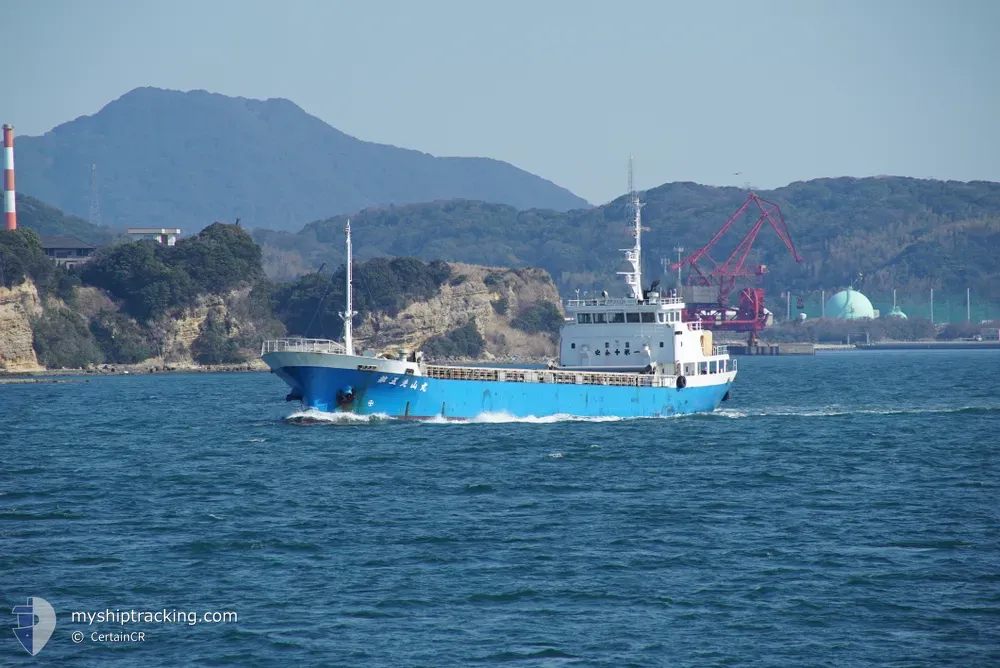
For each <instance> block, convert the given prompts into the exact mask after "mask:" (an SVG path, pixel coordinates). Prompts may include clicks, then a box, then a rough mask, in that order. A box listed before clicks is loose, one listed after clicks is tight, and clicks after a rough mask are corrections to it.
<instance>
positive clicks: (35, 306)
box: [0, 281, 42, 371]
mask: <svg viewBox="0 0 1000 668" xmlns="http://www.w3.org/2000/svg"><path fill="white" fill-rule="evenodd" d="M41 312H42V304H41V301H40V300H39V298H38V291H37V290H36V289H35V285H34V283H32V282H31V281H25V282H24V283H21V284H20V285H17V286H14V287H12V288H5V287H3V286H2V285H0V371H39V370H41V368H42V367H40V366H39V364H38V358H37V357H36V356H35V349H34V347H33V346H32V333H31V319H32V318H35V317H37V316H39V315H40V314H41Z"/></svg>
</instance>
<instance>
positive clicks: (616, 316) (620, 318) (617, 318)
mask: <svg viewBox="0 0 1000 668" xmlns="http://www.w3.org/2000/svg"><path fill="white" fill-rule="evenodd" d="M608 322H611V323H617V322H625V314H624V313H609V314H608Z"/></svg>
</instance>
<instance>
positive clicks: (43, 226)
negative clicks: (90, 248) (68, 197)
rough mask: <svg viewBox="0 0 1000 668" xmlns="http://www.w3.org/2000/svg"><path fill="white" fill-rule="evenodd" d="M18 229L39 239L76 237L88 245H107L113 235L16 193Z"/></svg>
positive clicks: (107, 230)
mask: <svg viewBox="0 0 1000 668" xmlns="http://www.w3.org/2000/svg"><path fill="white" fill-rule="evenodd" d="M17 224H18V227H23V228H25V229H29V230H34V231H35V232H36V233H37V234H38V235H39V236H40V237H76V238H77V239H79V240H80V241H85V242H87V243H89V244H94V245H95V246H96V245H100V244H103V243H107V242H108V241H110V240H111V239H112V238H113V237H114V236H115V233H114V232H113V231H112V230H109V229H107V228H104V227H98V226H96V225H91V224H90V223H88V222H87V221H85V220H84V219H82V218H78V217H76V216H70V215H67V214H65V213H63V212H62V211H60V210H59V209H57V208H55V207H53V206H49V205H48V204H46V203H45V202H40V201H38V200H37V199H35V198H34V197H31V196H29V195H22V194H21V193H17Z"/></svg>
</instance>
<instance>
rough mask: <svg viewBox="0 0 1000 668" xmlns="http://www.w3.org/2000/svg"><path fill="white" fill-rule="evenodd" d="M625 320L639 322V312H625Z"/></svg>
mask: <svg viewBox="0 0 1000 668" xmlns="http://www.w3.org/2000/svg"><path fill="white" fill-rule="evenodd" d="M625 322H639V314H638V313H626V314H625Z"/></svg>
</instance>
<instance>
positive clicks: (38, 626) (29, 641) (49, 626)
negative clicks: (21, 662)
mask: <svg viewBox="0 0 1000 668" xmlns="http://www.w3.org/2000/svg"><path fill="white" fill-rule="evenodd" d="M11 614H14V615H17V626H15V627H14V636H15V637H16V638H17V640H18V642H20V643H21V647H23V648H24V649H25V651H27V652H28V654H30V655H31V656H35V655H36V654H38V653H39V652H41V651H42V648H43V647H45V643H47V642H48V641H49V638H51V637H52V632H53V631H55V630H56V611H55V610H53V609H52V606H51V605H49V602H48V601H46V600H45V599H44V598H39V597H37V596H30V597H28V604H27V605H16V606H14V610H13V611H12V612H11Z"/></svg>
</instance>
